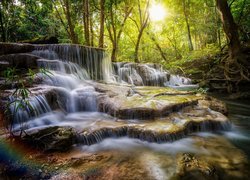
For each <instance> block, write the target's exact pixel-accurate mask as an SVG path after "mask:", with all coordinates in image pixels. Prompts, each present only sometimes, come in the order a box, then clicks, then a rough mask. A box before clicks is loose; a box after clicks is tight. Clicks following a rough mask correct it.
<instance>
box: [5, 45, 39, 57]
mask: <svg viewBox="0 0 250 180" xmlns="http://www.w3.org/2000/svg"><path fill="white" fill-rule="evenodd" d="M34 49H35V47H34V46H33V45H31V44H20V43H0V55H4V54H15V53H27V52H31V51H33V50H34Z"/></svg>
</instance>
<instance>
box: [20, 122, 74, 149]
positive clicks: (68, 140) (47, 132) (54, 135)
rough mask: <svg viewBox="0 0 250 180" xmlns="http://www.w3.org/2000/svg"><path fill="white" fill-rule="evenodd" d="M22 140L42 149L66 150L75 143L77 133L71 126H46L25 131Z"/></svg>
mask: <svg viewBox="0 0 250 180" xmlns="http://www.w3.org/2000/svg"><path fill="white" fill-rule="evenodd" d="M26 134H27V135H25V136H24V137H23V140H24V141H25V142H27V143H28V144H30V145H31V146H33V147H35V148H38V149H40V150H43V151H46V152H47V151H67V150H69V149H70V148H71V147H72V145H73V144H74V143H75V140H76V136H77V133H76V132H75V131H74V130H73V128H71V127H58V126H55V127H47V128H45V129H41V130H33V131H28V132H26Z"/></svg>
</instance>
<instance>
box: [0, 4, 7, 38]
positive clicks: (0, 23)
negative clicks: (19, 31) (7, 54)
mask: <svg viewBox="0 0 250 180" xmlns="http://www.w3.org/2000/svg"><path fill="white" fill-rule="evenodd" d="M1 6H2V5H1V4H0V26H1V31H2V34H1V36H2V41H3V42H5V41H6V37H5V31H4V25H3V13H2V8H1Z"/></svg>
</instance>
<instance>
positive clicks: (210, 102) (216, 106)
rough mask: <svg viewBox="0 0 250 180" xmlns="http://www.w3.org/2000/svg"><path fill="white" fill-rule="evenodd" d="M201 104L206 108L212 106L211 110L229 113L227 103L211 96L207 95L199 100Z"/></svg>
mask: <svg viewBox="0 0 250 180" xmlns="http://www.w3.org/2000/svg"><path fill="white" fill-rule="evenodd" d="M199 105H200V106H202V107H204V108H210V109H211V110H214V111H218V112H220V113H222V114H224V115H227V114H228V111H227V107H226V104H225V103H224V102H223V101H220V100H218V99H216V98H213V97H211V96H205V97H204V98H203V99H201V100H199Z"/></svg>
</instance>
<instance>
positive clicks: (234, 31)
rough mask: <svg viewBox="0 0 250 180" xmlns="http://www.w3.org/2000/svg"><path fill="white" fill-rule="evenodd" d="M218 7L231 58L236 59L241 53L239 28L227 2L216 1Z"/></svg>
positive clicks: (225, 0)
mask: <svg viewBox="0 0 250 180" xmlns="http://www.w3.org/2000/svg"><path fill="white" fill-rule="evenodd" d="M216 7H217V9H218V11H219V13H220V17H221V21H222V24H223V29H224V31H225V33H226V36H227V39H228V41H229V44H228V47H229V56H230V58H231V59H234V58H235V57H237V56H238V55H239V53H240V40H239V34H238V27H237V25H236V24H235V22H234V18H233V16H232V13H231V11H230V8H229V6H228V4H227V0H216Z"/></svg>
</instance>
